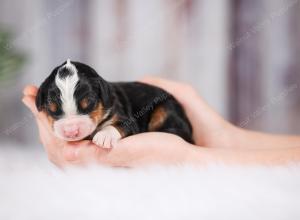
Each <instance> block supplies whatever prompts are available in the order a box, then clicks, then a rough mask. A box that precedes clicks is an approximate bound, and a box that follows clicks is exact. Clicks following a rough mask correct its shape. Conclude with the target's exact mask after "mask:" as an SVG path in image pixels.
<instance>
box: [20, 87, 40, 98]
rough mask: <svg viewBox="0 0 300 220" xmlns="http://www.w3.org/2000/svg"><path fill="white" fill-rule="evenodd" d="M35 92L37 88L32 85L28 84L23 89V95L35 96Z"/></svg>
mask: <svg viewBox="0 0 300 220" xmlns="http://www.w3.org/2000/svg"><path fill="white" fill-rule="evenodd" d="M37 92H38V88H37V87H36V86H33V85H28V86H26V87H25V88H24V90H23V94H24V95H31V96H36V94H37Z"/></svg>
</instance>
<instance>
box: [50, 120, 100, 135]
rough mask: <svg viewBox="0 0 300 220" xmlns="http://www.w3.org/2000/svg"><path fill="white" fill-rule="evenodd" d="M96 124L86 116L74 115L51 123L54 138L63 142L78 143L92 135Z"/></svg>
mask: <svg viewBox="0 0 300 220" xmlns="http://www.w3.org/2000/svg"><path fill="white" fill-rule="evenodd" d="M96 127H97V124H95V123H94V122H93V120H91V119H90V117H89V116H87V115H74V116H68V117H65V118H63V119H59V120H57V121H55V122H54V123H53V129H54V134H55V136H56V137H58V138H60V139H62V140H65V141H79V140H83V139H84V138H85V137H87V136H89V135H90V134H92V132H93V131H94V130H95V129H96Z"/></svg>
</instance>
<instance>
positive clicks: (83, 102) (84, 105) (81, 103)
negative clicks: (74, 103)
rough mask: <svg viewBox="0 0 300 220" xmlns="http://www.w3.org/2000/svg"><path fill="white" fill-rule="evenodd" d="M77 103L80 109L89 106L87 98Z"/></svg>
mask: <svg viewBox="0 0 300 220" xmlns="http://www.w3.org/2000/svg"><path fill="white" fill-rule="evenodd" d="M79 105H80V107H81V108H82V109H86V108H87V107H88V106H89V100H88V99H87V98H84V99H82V100H81V101H80V103H79Z"/></svg>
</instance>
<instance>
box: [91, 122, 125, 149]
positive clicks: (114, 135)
mask: <svg viewBox="0 0 300 220" xmlns="http://www.w3.org/2000/svg"><path fill="white" fill-rule="evenodd" d="M121 137H122V136H121V134H120V132H119V131H118V129H116V128H115V127H113V126H111V125H110V126H107V127H105V128H103V129H102V130H101V131H99V132H97V133H96V134H95V136H94V137H93V143H94V144H96V145H98V146H99V147H103V148H111V147H112V146H113V145H114V144H115V143H116V142H117V141H118V140H120V139H121Z"/></svg>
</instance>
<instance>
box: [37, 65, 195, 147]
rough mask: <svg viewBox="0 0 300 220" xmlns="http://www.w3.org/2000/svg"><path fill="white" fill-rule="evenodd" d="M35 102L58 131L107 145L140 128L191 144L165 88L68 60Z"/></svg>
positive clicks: (177, 108) (182, 116)
mask: <svg viewBox="0 0 300 220" xmlns="http://www.w3.org/2000/svg"><path fill="white" fill-rule="evenodd" d="M36 106H37V109H38V110H39V111H44V112H45V113H46V115H47V117H48V120H49V122H50V124H51V126H52V128H53V131H54V134H55V135H56V136H57V137H58V138H61V139H63V140H66V141H78V140H83V139H89V140H92V141H93V142H94V143H95V144H96V145H98V146H100V147H104V148H110V147H112V146H113V145H114V144H115V143H116V141H118V140H119V139H121V138H124V137H127V136H129V135H133V134H138V133H142V132H148V131H149V132H150V131H156V132H168V133H172V134H175V135H178V136H180V137H182V138H183V139H184V140H186V141H187V142H190V143H193V138H192V127H191V124H190V122H189V121H188V119H187V116H186V114H185V112H184V110H183V108H182V107H181V106H180V104H179V103H178V102H177V101H176V100H175V98H174V97H173V96H172V95H170V94H169V93H167V92H166V91H164V90H162V89H160V88H157V87H155V86H150V85H147V84H143V83H139V82H121V83H111V82H107V81H105V80H104V79H103V78H102V77H100V76H99V75H98V74H97V72H96V71H95V70H94V69H93V68H91V67H90V66H88V65H86V64H83V63H79V62H73V61H72V62H71V61H70V59H68V60H67V61H66V62H64V63H63V64H62V65H60V66H58V67H56V68H55V69H54V70H53V71H52V73H51V74H50V76H49V77H48V78H47V79H46V80H45V81H44V82H43V83H42V85H41V86H40V88H39V90H38V93H37V97H36Z"/></svg>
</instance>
